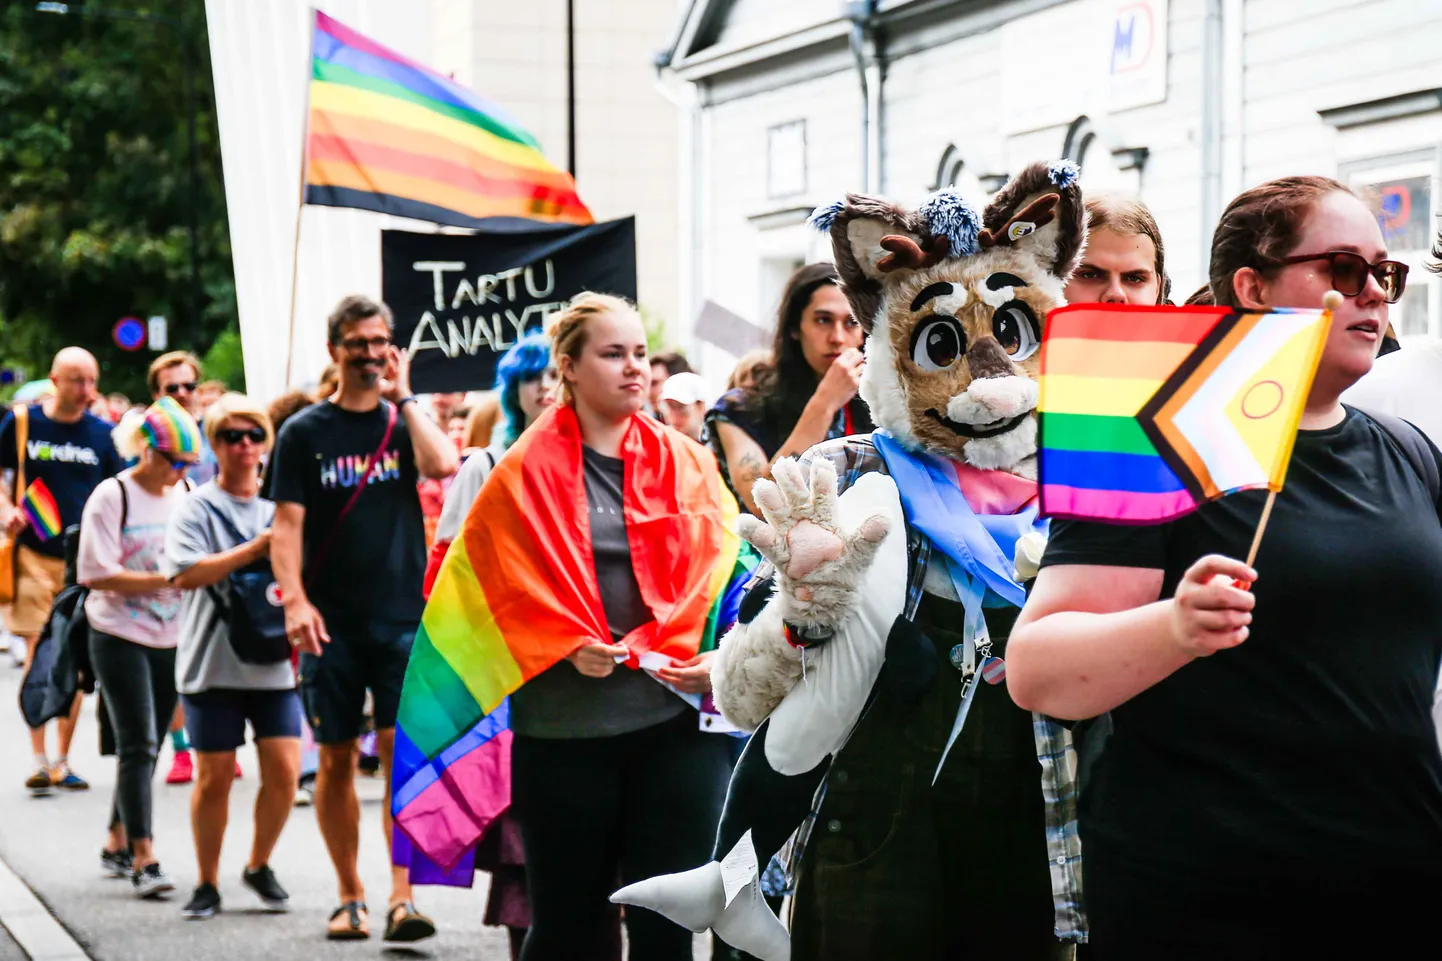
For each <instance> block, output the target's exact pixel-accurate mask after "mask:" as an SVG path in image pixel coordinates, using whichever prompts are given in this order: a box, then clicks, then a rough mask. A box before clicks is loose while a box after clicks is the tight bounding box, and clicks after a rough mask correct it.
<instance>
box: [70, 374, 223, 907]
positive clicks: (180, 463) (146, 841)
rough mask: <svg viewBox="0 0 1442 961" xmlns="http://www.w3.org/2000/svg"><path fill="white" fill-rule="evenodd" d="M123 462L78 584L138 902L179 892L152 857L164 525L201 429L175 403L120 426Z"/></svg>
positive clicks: (113, 823)
mask: <svg viewBox="0 0 1442 961" xmlns="http://www.w3.org/2000/svg"><path fill="white" fill-rule="evenodd" d="M114 436H115V447H116V449H117V450H118V451H119V453H120V456H122V457H125V458H127V459H135V460H138V463H137V464H136V466H135V467H132V468H130V469H129V470H126V471H123V472H122V473H120V474H118V475H117V476H116V477H114V478H113V479H111V480H107V481H105V482H103V483H101V484H100V486H98V487H96V488H95V493H93V494H91V495H90V500H89V501H87V502H86V504H85V512H84V514H83V515H82V518H81V521H80V556H79V562H78V576H79V581H80V583H82V584H84V585H85V586H86V587H89V588H90V595H89V597H87V598H86V600H85V615H86V617H87V618H88V619H89V621H90V661H91V664H92V665H93V666H94V669H95V677H96V679H97V680H98V681H99V683H100V688H101V691H102V693H103V697H104V700H105V709H106V710H107V711H109V712H110V723H111V725H112V726H113V728H114V730H115V746H116V755H117V757H118V762H119V771H118V774H117V777H116V783H115V803H114V805H113V807H112V809H111V815H110V837H109V841H108V843H107V845H106V848H105V862H106V864H107V865H109V866H111V869H112V873H115V874H122V875H123V873H124V871H125V869H126V867H127V865H126V864H125V857H124V855H125V852H126V851H127V850H128V852H129V855H130V858H129V865H128V868H129V875H130V879H131V884H132V885H133V886H134V890H135V893H136V895H137V896H139V897H142V898H153V897H157V896H159V895H161V894H165V893H166V892H169V891H171V890H174V888H175V885H174V883H173V882H172V881H171V880H170V878H169V877H167V876H166V875H165V872H163V871H162V870H161V869H160V864H159V862H158V861H157V860H156V858H155V850H154V845H153V843H152V835H151V830H150V819H151V793H150V792H151V780H152V778H153V776H154V774H155V756H156V751H157V750H158V748H159V746H160V740H161V738H162V737H164V736H165V729H166V727H167V726H168V725H169V723H170V718H171V715H172V714H174V713H175V696H176V695H175V645H176V641H177V640H178V637H179V633H180V591H179V590H178V589H176V588H175V587H174V586H172V585H171V584H170V582H169V580H168V578H167V577H166V575H165V574H164V573H162V571H161V565H162V560H163V558H164V556H165V528H166V525H167V524H168V523H169V521H170V517H171V515H172V514H174V513H175V511H176V509H177V507H178V506H179V504H180V502H181V500H182V499H183V497H184V496H185V490H184V489H183V487H181V486H179V485H180V484H181V481H182V480H183V478H184V477H185V472H186V471H187V470H189V469H190V467H192V466H193V465H194V464H195V463H196V462H197V461H199V460H200V455H201V450H202V449H203V443H202V441H201V436H200V428H199V427H197V426H196V424H195V421H194V419H192V418H191V416H190V415H189V414H188V413H186V412H185V408H183V407H181V406H180V405H179V404H177V403H176V402H175V400H174V399H173V398H170V397H162V398H161V399H160V400H158V401H156V402H155V403H154V404H153V405H151V406H150V407H149V408H148V409H147V410H146V411H145V413H144V415H143V416H136V415H131V416H128V417H126V418H125V419H123V420H122V421H121V423H120V425H119V426H118V427H116V428H115V433H114Z"/></svg>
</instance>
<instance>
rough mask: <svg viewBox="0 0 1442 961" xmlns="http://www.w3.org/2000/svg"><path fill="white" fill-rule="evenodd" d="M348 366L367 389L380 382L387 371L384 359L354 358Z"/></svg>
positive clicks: (358, 381) (360, 383)
mask: <svg viewBox="0 0 1442 961" xmlns="http://www.w3.org/2000/svg"><path fill="white" fill-rule="evenodd" d="M348 366H349V367H350V369H351V372H352V373H353V374H354V375H355V380H356V383H357V384H358V385H359V386H361V387H363V388H365V389H366V390H370V389H371V388H373V387H375V386H376V385H377V384H379V383H380V381H381V375H383V374H384V373H385V361H383V360H353V361H351V362H350V364H349V365H348Z"/></svg>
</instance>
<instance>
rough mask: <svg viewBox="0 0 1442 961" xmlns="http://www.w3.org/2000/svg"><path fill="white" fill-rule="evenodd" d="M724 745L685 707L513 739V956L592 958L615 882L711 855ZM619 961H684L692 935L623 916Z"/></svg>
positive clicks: (637, 912)
mask: <svg viewBox="0 0 1442 961" xmlns="http://www.w3.org/2000/svg"><path fill="white" fill-rule="evenodd" d="M726 741H727V739H726V738H725V737H724V736H721V735H716V734H704V733H702V732H701V731H700V730H699V729H698V728H697V724H696V715H695V714H694V713H693V712H691V711H687V712H685V713H684V714H682V715H681V716H680V717H678V718H676V719H675V720H673V721H667V722H665V723H663V724H658V725H656V726H654V727H649V728H646V729H644V730H640V731H635V732H633V733H631V734H621V735H617V736H615V737H598V738H568V739H550V738H535V737H522V736H519V735H518V736H517V737H516V739H515V742H514V745H513V747H512V749H511V768H512V792H513V796H514V802H515V808H514V809H515V811H516V813H517V815H518V817H519V820H520V823H521V837H522V839H523V842H524V844H525V849H526V886H527V888H528V891H529V894H530V899H531V930H530V933H529V934H528V935H527V936H526V943H525V946H524V948H522V950H521V958H522V961H573V959H577V958H587V957H595V956H597V955H598V954H599V953H600V951H601V950H602V946H603V945H605V944H606V943H607V941H608V937H607V933H608V931H609V930H610V924H611V920H610V919H611V918H612V917H613V916H614V912H615V911H616V910H617V909H616V908H615V907H614V906H613V905H612V904H611V903H610V902H609V900H608V898H609V896H610V894H611V892H613V891H615V890H616V889H617V888H618V887H620V886H621V885H623V884H630V883H632V882H633V881H640V880H643V879H645V878H649V877H654V876H656V875H658V874H670V873H672V872H675V871H685V870H689V869H691V868H694V867H699V866H701V865H702V864H705V863H706V862H707V861H708V860H709V859H710V855H711V843H712V839H713V837H714V835H715V833H716V822H717V821H718V820H719V819H720V816H721V802H722V800H723V799H724V797H725V794H726V780H727V776H728V774H729V772H730V759H729V756H728V754H727V745H726ZM626 934H627V936H628V938H629V941H630V953H629V956H628V957H629V959H630V961H691V957H692V953H691V942H692V938H693V937H694V935H692V933H691V932H690V931H687V930H686V929H685V928H682V927H680V926H679V925H676V924H673V923H671V922H670V921H668V920H666V919H665V918H663V917H661V915H659V914H656V913H654V912H652V911H647V910H645V909H643V908H635V907H628V908H627V909H626Z"/></svg>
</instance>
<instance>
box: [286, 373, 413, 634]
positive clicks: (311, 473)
mask: <svg viewBox="0 0 1442 961" xmlns="http://www.w3.org/2000/svg"><path fill="white" fill-rule="evenodd" d="M386 420H387V412H386V405H385V404H382V405H380V406H378V407H376V408H375V409H373V410H369V411H366V412H364V413H358V412H356V411H349V410H344V409H342V408H340V407H338V406H336V405H335V404H332V403H328V402H327V403H320V404H316V405H314V406H312V407H309V408H307V409H305V410H303V411H301V412H300V413H299V414H296V415H295V416H294V417H292V418H291V419H290V420H288V421H286V423H285V426H284V427H282V428H281V432H280V437H278V438H277V439H276V445H275V454H274V455H273V457H272V459H271V467H270V469H271V472H272V482H271V497H272V499H273V500H275V501H276V503H278V504H282V503H287V502H289V503H294V504H300V505H301V506H302V507H304V508H305V564H304V576H305V584H306V593H307V595H308V596H309V597H310V600H311V602H312V603H313V604H315V605H316V607H318V608H319V609H320V610H321V612H322V614H324V615H326V616H328V617H353V618H365V619H378V620H386V621H399V622H412V621H419V620H420V616H421V610H422V609H423V607H424V601H423V599H422V597H421V582H422V580H423V577H424V574H425V566H426V540H425V527H424V524H423V522H422V519H421V502H420V497H419V495H418V494H417V493H416V483H417V481H418V480H419V473H418V471H417V470H416V460H415V451H414V449H413V447H412V446H411V436H410V432H409V431H408V430H407V429H406V424H405V418H404V416H402V415H398V416H397V418H396V425H395V429H394V431H392V433H391V438H390V441H389V442H388V443H387V444H386V449H385V451H384V453H382V454H381V456H380V458H379V460H378V462H376V463H373V464H368V461H369V458H370V457H371V456H372V455H373V454H375V452H376V448H377V447H379V446H380V442H381V438H382V437H383V436H384V434H385V429H386ZM367 470H369V472H370V480H369V481H367V482H366V486H365V490H364V491H363V492H362V493H361V495H360V499H359V500H358V501H357V502H356V505H355V507H354V508H353V509H352V510H351V512H350V514H349V515H347V516H346V518H345V520H344V521H343V522H342V523H341V524H340V526H339V527H337V525H336V518H337V517H338V516H339V515H340V512H341V510H342V509H343V508H344V507H345V505H346V503H347V502H348V501H350V499H351V496H352V495H353V494H354V493H355V489H356V485H357V484H358V483H360V480H361V478H362V477H363V476H365V473H366V471H367ZM327 540H329V541H330V544H329V547H327V548H326V551H325V556H324V557H322V558H320V564H319V567H314V566H313V565H314V563H315V561H316V559H317V557H316V555H317V553H318V552H319V551H320V549H321V548H322V546H323V545H325V543H326V541H327Z"/></svg>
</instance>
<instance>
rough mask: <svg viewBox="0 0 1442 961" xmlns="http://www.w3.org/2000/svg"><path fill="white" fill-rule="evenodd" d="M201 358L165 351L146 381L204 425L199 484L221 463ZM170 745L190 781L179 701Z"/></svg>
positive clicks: (195, 470)
mask: <svg viewBox="0 0 1442 961" xmlns="http://www.w3.org/2000/svg"><path fill="white" fill-rule="evenodd" d="M203 373H204V372H203V370H202V368H201V363H200V358H199V357H197V356H195V355H194V354H192V353H190V351H187V350H172V351H171V352H170V353H168V354H161V355H160V356H159V357H157V358H155V360H154V361H152V362H151V364H150V370H149V371H148V372H147V374H146V383H147V384H148V385H149V387H150V399H151V400H153V401H156V400H160V398H162V397H170V398H172V399H174V401H175V402H176V403H177V404H179V405H180V406H181V407H184V408H185V412H186V413H187V414H189V415H190V416H191V417H194V418H195V422H196V424H198V425H199V426H200V437H201V450H200V460H198V461H196V462H195V466H193V467H191V468H190V471H189V474H188V476H189V477H190V481H191V483H192V484H194V485H195V486H196V487H199V486H200V485H201V484H204V483H205V482H206V481H208V480H210V479H211V478H212V477H214V476H215V474H216V471H217V469H218V465H217V462H216V459H215V451H213V450H211V447H210V441H209V439H208V438H207V437H206V431H205V424H204V423H202V421H201V415H202V414H203V413H204V410H203V409H202V408H201V405H200V390H199V388H200V378H201V376H202V374H203ZM170 748H171V750H172V751H173V752H174V753H173V756H172V757H171V760H170V770H169V771H167V772H166V774H165V783H166V784H189V783H190V781H191V779H192V778H194V777H195V759H194V758H192V757H191V755H190V738H189V737H187V736H186V733H185V712H184V711H182V710H181V708H180V706H179V705H176V708H175V716H174V717H172V718H171V719H170ZM240 774H241V771H240V762H239V761H237V762H236V763H235V776H236V777H240Z"/></svg>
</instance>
